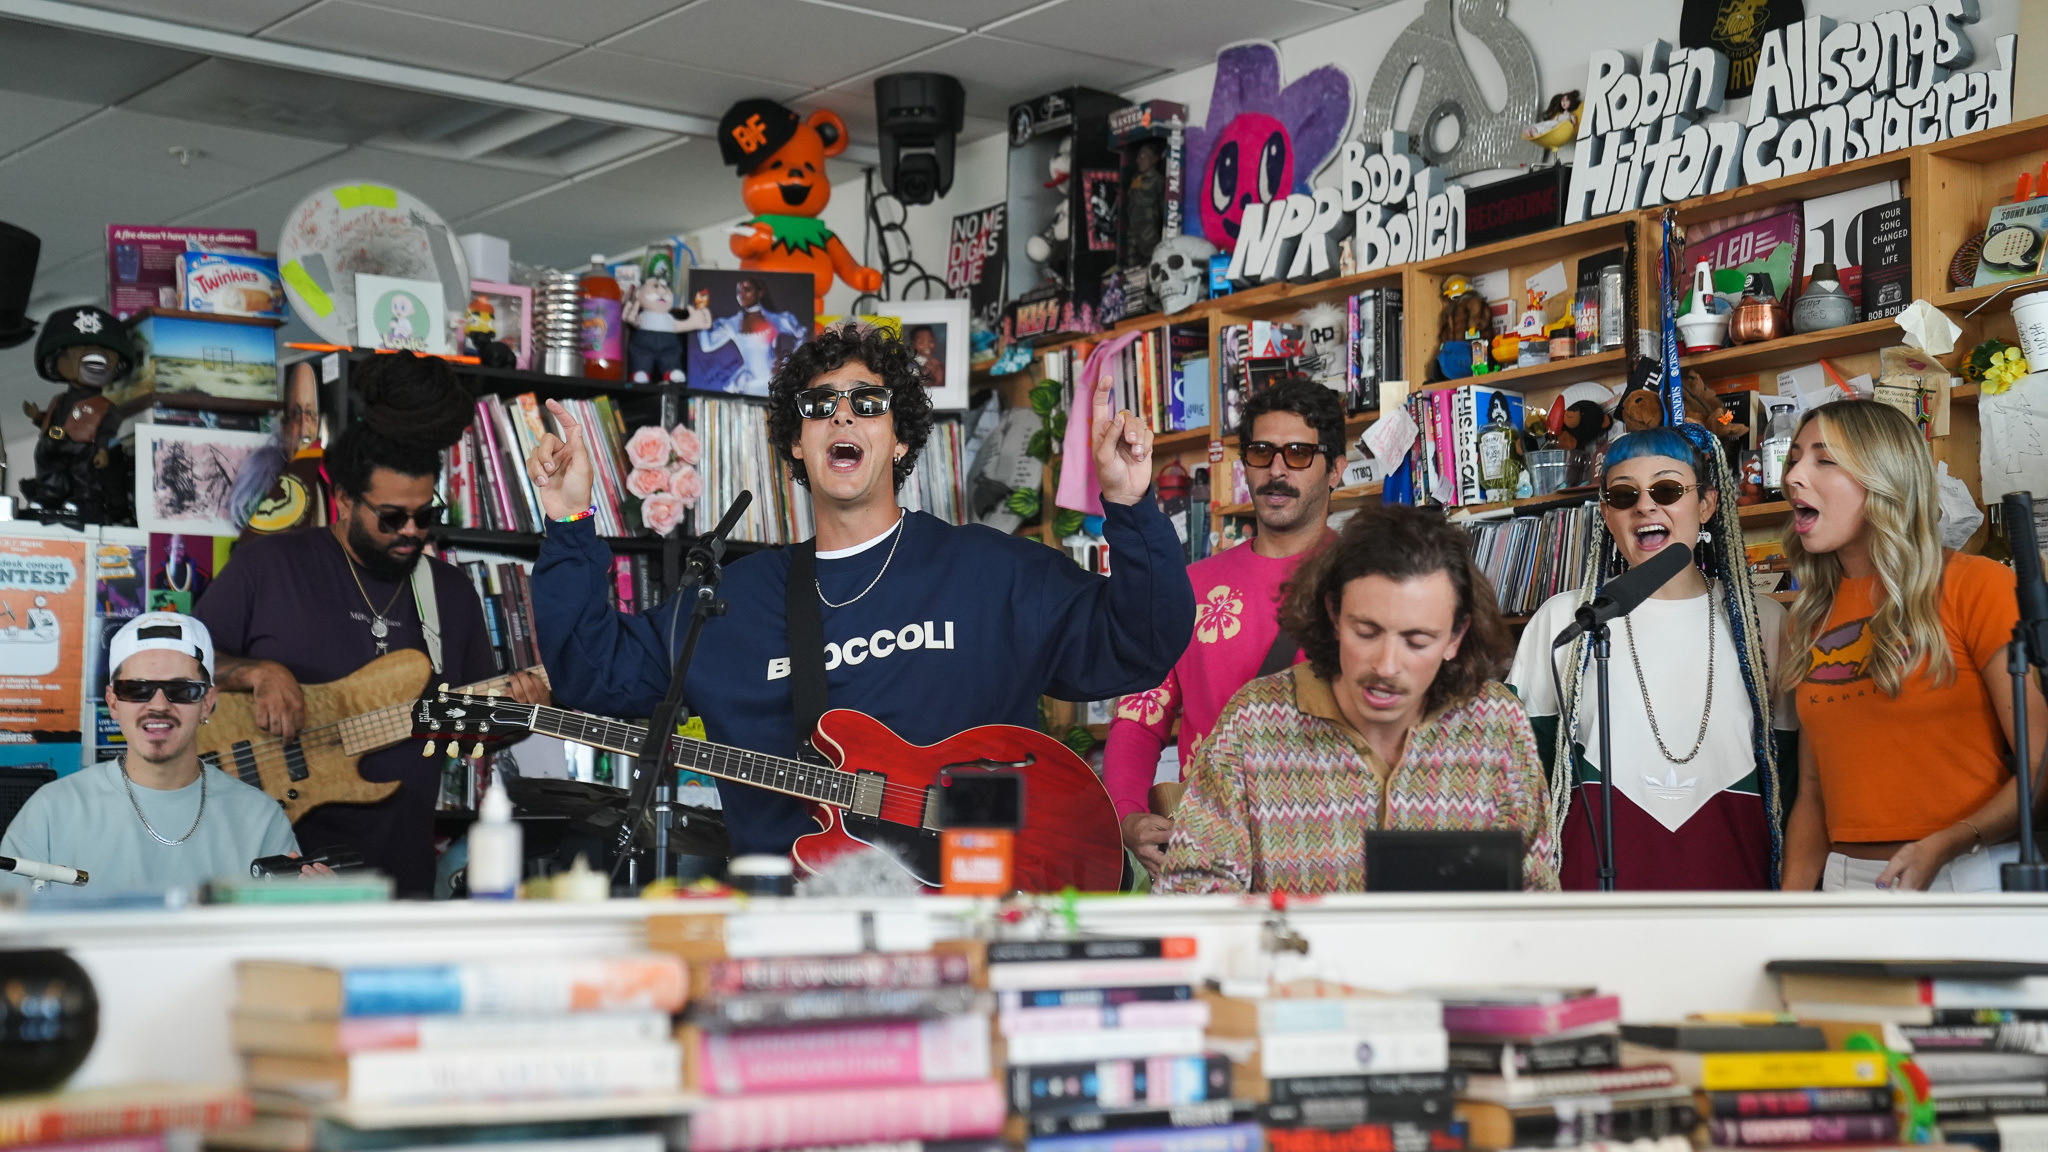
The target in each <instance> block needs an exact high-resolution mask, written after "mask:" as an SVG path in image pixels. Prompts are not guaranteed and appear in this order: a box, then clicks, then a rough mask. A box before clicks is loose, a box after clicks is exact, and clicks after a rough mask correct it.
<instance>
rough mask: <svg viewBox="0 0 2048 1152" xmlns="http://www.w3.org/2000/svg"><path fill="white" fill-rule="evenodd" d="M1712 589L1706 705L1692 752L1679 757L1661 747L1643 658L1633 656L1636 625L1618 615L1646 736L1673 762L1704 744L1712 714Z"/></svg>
mask: <svg viewBox="0 0 2048 1152" xmlns="http://www.w3.org/2000/svg"><path fill="white" fill-rule="evenodd" d="M1714 616H1715V612H1714V589H1713V587H1712V586H1711V585H1709V586H1708V588H1707V706H1706V707H1705V708H1702V709H1701V710H1700V735H1699V739H1697V740H1694V741H1693V744H1692V751H1690V752H1687V753H1686V754H1685V755H1683V756H1673V755H1672V754H1671V749H1669V748H1667V747H1665V746H1664V734H1663V733H1662V732H1659V731H1658V730H1657V710H1656V709H1654V708H1652V707H1650V685H1649V682H1648V681H1646V680H1644V679H1643V660H1642V657H1640V656H1638V655H1636V625H1635V621H1633V620H1631V619H1629V618H1628V617H1627V616H1623V617H1622V618H1621V626H1622V628H1623V629H1624V630H1626V631H1627V632H1628V661H1629V663H1631V664H1633V665H1635V669H1636V688H1637V689H1638V690H1640V691H1641V692H1642V694H1643V715H1645V716H1648V717H1649V718H1650V736H1651V738H1652V739H1654V740H1656V741H1657V751H1659V752H1662V753H1663V754H1664V758H1665V759H1666V760H1669V761H1671V762H1672V763H1673V764H1689V763H1691V762H1692V759H1693V757H1695V756H1698V755H1699V754H1700V749H1702V748H1704V747H1706V746H1707V720H1708V718H1710V717H1712V716H1713V714H1714Z"/></svg>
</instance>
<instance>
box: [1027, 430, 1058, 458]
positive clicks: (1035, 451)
mask: <svg viewBox="0 0 2048 1152" xmlns="http://www.w3.org/2000/svg"><path fill="white" fill-rule="evenodd" d="M1024 454H1025V455H1026V456H1029V457H1031V458H1032V459H1033V460H1036V461H1038V462H1039V463H1041V464H1043V463H1045V462H1046V461H1048V460H1051V459H1052V434H1051V433H1049V432H1047V431H1046V430H1045V429H1043V428H1040V429H1039V430H1038V431H1036V432H1033V433H1032V434H1031V439H1029V440H1027V441H1025V443H1024Z"/></svg>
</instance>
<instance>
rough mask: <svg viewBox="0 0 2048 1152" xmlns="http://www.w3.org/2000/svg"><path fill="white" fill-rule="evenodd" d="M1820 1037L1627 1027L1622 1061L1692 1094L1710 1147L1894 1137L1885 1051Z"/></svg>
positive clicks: (1778, 1031) (1761, 1030)
mask: <svg viewBox="0 0 2048 1152" xmlns="http://www.w3.org/2000/svg"><path fill="white" fill-rule="evenodd" d="M1825 1042H1826V1037H1825V1035H1824V1034H1823V1033H1822V1032H1821V1031H1820V1030H1819V1029H1817V1028H1810V1027H1805V1026H1790V1025H1779V1026H1742V1025H1725V1024H1713V1023H1708V1022H1703V1021H1686V1022H1684V1023H1681V1024H1649V1025H1629V1026H1628V1027H1626V1028H1624V1030H1623V1042H1622V1046H1621V1058H1622V1063H1623V1064H1624V1065H1627V1066H1629V1067H1631V1068H1641V1067H1658V1068H1665V1069H1668V1070H1670V1071H1671V1072H1672V1073H1674V1074H1675V1075H1676V1077H1677V1081H1678V1083H1679V1084H1682V1085H1684V1086H1685V1087H1686V1088H1688V1089H1691V1090H1693V1091H1695V1092H1697V1093H1698V1094H1699V1102H1700V1105H1701V1108H1702V1109H1703V1111H1704V1112H1705V1114H1706V1120H1707V1131H1708V1135H1709V1138H1710V1140H1711V1142H1712V1143H1713V1145H1714V1146H1715V1147H1720V1148H1757V1147H1777V1148H1785V1147H1806V1146H1811V1145H1826V1146H1833V1147H1854V1146H1859V1145H1862V1146H1868V1145H1873V1144H1876V1145H1889V1144H1896V1143H1899V1119H1898V1116H1897V1114H1896V1113H1894V1112H1893V1111H1892V1092H1891V1086H1890V1079H1889V1075H1890V1074H1889V1069H1888V1067H1887V1065H1886V1063H1885V1059H1884V1055H1883V1054H1882V1053H1879V1052H1843V1051H1825V1050H1823V1045H1824V1044H1825Z"/></svg>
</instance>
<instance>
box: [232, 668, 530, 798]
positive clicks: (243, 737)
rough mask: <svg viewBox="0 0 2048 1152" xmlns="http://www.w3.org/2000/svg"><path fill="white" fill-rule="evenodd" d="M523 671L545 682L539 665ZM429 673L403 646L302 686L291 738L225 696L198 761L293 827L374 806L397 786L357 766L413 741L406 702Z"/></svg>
mask: <svg viewBox="0 0 2048 1152" xmlns="http://www.w3.org/2000/svg"><path fill="white" fill-rule="evenodd" d="M528 671H530V672H532V673H534V674H536V675H538V676H540V677H541V679H542V680H544V681H545V680H546V679H547V672H546V671H545V670H544V669H542V668H541V667H540V666H538V665H535V666H534V667H532V668H530V669H528ZM433 674H434V666H433V664H432V663H431V662H429V661H428V660H427V656H426V653H424V652H420V651H417V650H415V649H411V648H402V649H400V650H398V651H396V652H392V653H389V654H387V655H383V656H379V657H377V658H376V659H375V660H372V661H370V662H369V663H368V664H365V665H363V666H362V667H361V668H358V669H356V670H355V671H354V672H353V673H351V674H349V675H347V676H344V677H342V678H341V679H339V680H334V681H330V682H328V683H326V684H307V685H303V686H301V688H300V691H301V692H302V693H304V694H305V697H306V723H305V727H304V728H302V729H301V730H300V731H299V733H298V735H296V736H293V737H292V738H291V739H290V740H280V739H278V738H277V737H275V736H273V735H271V734H270V733H268V732H265V731H264V730H263V729H262V727H261V726H259V725H258V724H257V723H256V697H255V695H254V694H253V693H249V692H223V693H221V694H220V706H219V707H218V708H216V709H215V710H214V713H213V719H212V720H211V721H210V722H209V723H206V724H202V725H200V727H199V759H200V761H201V762H203V763H206V764H210V765H212V766H213V767H215V768H219V769H220V770H221V771H223V772H229V773H232V774H234V775H235V776H237V777H239V778H240V779H241V781H242V783H244V784H247V785H250V786H251V787H254V788H261V789H263V791H264V792H266V793H268V794H269V795H270V798H271V799H273V800H275V801H277V802H278V803H279V804H282V805H283V806H284V813H285V815H286V816H287V817H288V818H290V819H291V820H292V822H294V823H297V822H298V819H299V817H301V816H304V815H305V814H306V813H307V812H310V811H312V810H313V809H314V808H317V807H319V806H320V805H322V804H374V803H376V802H377V801H379V800H382V799H384V798H385V797H387V796H389V795H391V794H392V793H393V792H396V791H398V783H397V781H376V782H373V781H369V780H365V779H363V777H362V774H361V773H360V772H358V771H357V770H356V764H357V762H358V761H360V760H361V759H362V758H363V757H364V756H366V755H368V754H370V753H372V752H376V751H379V750H381V749H384V748H389V747H391V746H392V745H394V744H400V743H403V742H404V741H406V740H409V739H411V738H412V724H411V722H410V720H409V714H410V712H411V710H412V701H413V700H414V699H416V698H417V697H418V696H419V694H420V693H421V692H423V691H425V690H426V687H427V681H428V679H429V678H431V677H432V676H433ZM509 683H511V678H510V677H507V676H499V677H496V678H494V679H491V680H485V681H482V682H481V683H477V684H473V685H470V686H469V687H468V688H467V689H465V691H473V692H490V691H493V690H499V691H502V690H503V689H504V688H505V687H506V686H507V685H508V684H509Z"/></svg>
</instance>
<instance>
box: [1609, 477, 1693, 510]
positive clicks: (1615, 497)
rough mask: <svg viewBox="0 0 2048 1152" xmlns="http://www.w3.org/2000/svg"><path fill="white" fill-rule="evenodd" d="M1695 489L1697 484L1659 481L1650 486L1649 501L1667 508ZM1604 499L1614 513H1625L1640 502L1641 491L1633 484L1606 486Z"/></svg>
mask: <svg viewBox="0 0 2048 1152" xmlns="http://www.w3.org/2000/svg"><path fill="white" fill-rule="evenodd" d="M1697 487H1699V485H1697V484H1680V483H1679V482H1678V481H1676V480H1659V481H1657V482H1656V483H1655V484H1652V485H1650V499H1652V500H1655V501H1656V502H1657V503H1658V504H1660V505H1662V506H1664V507H1666V508H1668V507H1670V506H1671V505H1673V504H1676V503H1678V502H1679V501H1680V500H1681V499H1683V498H1684V497H1685V494H1686V493H1687V492H1690V491H1692V490H1693V489H1695V488H1697ZM1604 498H1605V499H1606V501H1607V506H1608V507H1609V508H1612V509H1614V510H1615V511H1616V512H1626V511H1628V510H1629V509H1631V508H1633V507H1635V506H1636V505H1637V504H1639V503H1641V502H1642V499H1643V490H1642V489H1640V488H1638V487H1636V486H1635V485H1633V484H1612V485H1609V486H1608V488H1607V492H1606V495H1605V497H1604Z"/></svg>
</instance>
